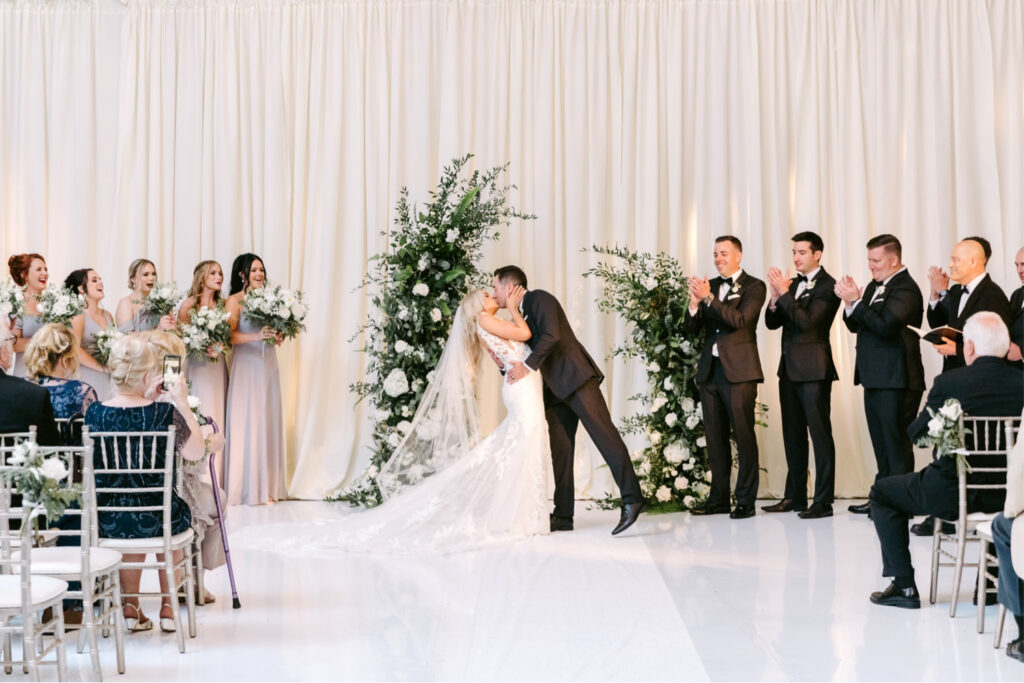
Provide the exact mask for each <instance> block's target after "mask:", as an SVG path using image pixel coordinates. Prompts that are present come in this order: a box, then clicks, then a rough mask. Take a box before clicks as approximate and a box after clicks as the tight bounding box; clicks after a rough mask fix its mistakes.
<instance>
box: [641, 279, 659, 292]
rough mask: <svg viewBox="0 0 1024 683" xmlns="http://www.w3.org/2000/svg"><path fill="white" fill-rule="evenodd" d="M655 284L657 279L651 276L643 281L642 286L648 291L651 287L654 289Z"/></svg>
mask: <svg viewBox="0 0 1024 683" xmlns="http://www.w3.org/2000/svg"><path fill="white" fill-rule="evenodd" d="M657 286H658V281H657V280H656V279H654V278H653V277H649V278H647V279H646V280H645V281H644V287H645V288H646V289H647V291H648V292H649V291H651V290H652V289H655V288H656V287H657Z"/></svg>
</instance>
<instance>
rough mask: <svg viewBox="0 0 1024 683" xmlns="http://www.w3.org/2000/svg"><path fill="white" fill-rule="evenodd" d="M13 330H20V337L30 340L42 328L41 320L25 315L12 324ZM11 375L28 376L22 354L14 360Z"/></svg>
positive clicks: (38, 317)
mask: <svg viewBox="0 0 1024 683" xmlns="http://www.w3.org/2000/svg"><path fill="white" fill-rule="evenodd" d="M14 328H15V329H18V330H21V336H22V337H24V338H25V339H31V338H32V335H33V334H35V333H36V332H38V331H39V330H41V329H42V328H43V318H42V317H41V316H35V315H30V314H28V313H26V314H25V316H24V317H23V318H18V319H17V320H16V321H15V322H14ZM11 374H13V375H14V376H15V377H26V376H28V368H26V367H25V354H24V352H22V353H19V354H18V357H17V358H15V359H14V369H13V370H12V371H11Z"/></svg>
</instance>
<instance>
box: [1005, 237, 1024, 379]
mask: <svg viewBox="0 0 1024 683" xmlns="http://www.w3.org/2000/svg"><path fill="white" fill-rule="evenodd" d="M1013 265H1014V266H1015V267H1016V268H1017V277H1018V278H1020V281H1021V283H1024V247H1021V248H1020V251H1018V252H1017V258H1016V259H1015V260H1014V262H1013ZM1021 349H1024V284H1021V286H1020V287H1018V288H1017V289H1016V290H1015V291H1014V292H1013V295H1012V296H1011V297H1010V352H1009V353H1008V354H1006V358H1007V360H1009V361H1010V362H1011V363H1014V364H1015V365H1016V366H1017V367H1018V368H1022V369H1024V362H1021V361H1022V358H1021V356H1022V354H1021Z"/></svg>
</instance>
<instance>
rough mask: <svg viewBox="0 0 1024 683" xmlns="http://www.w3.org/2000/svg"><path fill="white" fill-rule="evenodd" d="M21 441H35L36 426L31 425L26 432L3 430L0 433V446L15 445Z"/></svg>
mask: <svg viewBox="0 0 1024 683" xmlns="http://www.w3.org/2000/svg"><path fill="white" fill-rule="evenodd" d="M23 441H31V442H32V443H35V441H36V426H35V425H31V426H30V427H29V428H28V431H27V432H4V433H2V434H0V448H7V447H13V446H17V445H18V444H20V443H21V442H23Z"/></svg>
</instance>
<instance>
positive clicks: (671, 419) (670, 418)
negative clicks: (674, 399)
mask: <svg viewBox="0 0 1024 683" xmlns="http://www.w3.org/2000/svg"><path fill="white" fill-rule="evenodd" d="M678 421H679V416H678V415H676V414H675V413H669V414H668V415H666V416H665V424H666V425H668V426H669V427H671V426H673V425H674V424H675V423H676V422H678Z"/></svg>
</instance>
